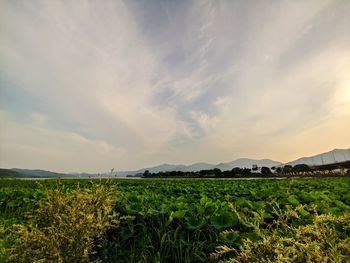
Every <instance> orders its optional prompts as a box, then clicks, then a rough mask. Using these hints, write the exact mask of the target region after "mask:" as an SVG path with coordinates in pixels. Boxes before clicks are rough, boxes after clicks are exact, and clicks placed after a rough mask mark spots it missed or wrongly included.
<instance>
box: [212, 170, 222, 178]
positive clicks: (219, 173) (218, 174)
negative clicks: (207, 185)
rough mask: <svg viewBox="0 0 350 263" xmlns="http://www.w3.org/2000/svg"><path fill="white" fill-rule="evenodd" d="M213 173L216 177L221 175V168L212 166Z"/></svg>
mask: <svg viewBox="0 0 350 263" xmlns="http://www.w3.org/2000/svg"><path fill="white" fill-rule="evenodd" d="M213 174H214V175H215V176H216V177H217V176H220V175H221V170H220V169H219V168H214V169H213Z"/></svg>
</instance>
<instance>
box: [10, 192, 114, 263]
mask: <svg viewBox="0 0 350 263" xmlns="http://www.w3.org/2000/svg"><path fill="white" fill-rule="evenodd" d="M113 206H114V198H113V196H112V192H111V190H110V189H108V188H107V187H104V186H95V187H93V188H91V189H87V188H78V189H75V190H71V191H68V192H65V191H64V189H63V188H61V189H60V188H58V189H55V190H45V192H44V197H43V199H41V200H40V202H39V204H38V208H37V209H36V210H35V211H34V212H33V213H31V214H29V215H28V225H25V226H24V225H14V226H13V230H14V233H15V235H16V240H15V241H14V242H13V244H12V248H10V249H9V254H10V262H59V263H65V262H73V263H74V262H91V258H93V254H94V251H95V248H96V245H97V244H100V245H101V242H102V238H103V235H104V233H105V231H106V230H107V229H108V228H111V227H115V226H116V225H117V224H118V223H119V221H118V216H117V215H116V214H113V212H112V209H113ZM95 261H97V260H95Z"/></svg>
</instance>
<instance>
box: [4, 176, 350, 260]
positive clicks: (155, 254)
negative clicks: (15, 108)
mask: <svg viewBox="0 0 350 263" xmlns="http://www.w3.org/2000/svg"><path fill="white" fill-rule="evenodd" d="M96 182H98V183H96ZM0 184H1V187H0V220H1V221H0V222H1V225H2V227H1V229H2V230H1V229H0V253H1V255H0V259H2V261H5V260H7V261H9V262H11V261H14V262H93V261H98V260H99V261H101V262H208V261H209V260H210V261H213V262H217V261H220V260H222V261H225V260H226V261H228V262H254V261H256V262H257V261H259V260H258V256H259V257H261V258H262V259H264V260H265V261H270V262H278V260H280V262H288V260H289V262H298V261H297V259H296V258H297V257H298V259H299V258H301V259H304V261H308V260H307V259H308V258H313V259H312V260H315V261H317V257H316V255H317V253H318V254H319V255H322V256H324V258H325V257H328V258H329V260H328V261H329V262H330V261H335V262H346V261H348V260H349V259H350V252H349V250H348V249H347V248H348V247H349V246H348V244H349V236H350V229H349V224H348V222H349V213H350V207H349V206H350V194H349V191H348V190H349V189H350V181H349V179H348V178H332V179H285V180H249V181H244V180H240V181H231V180H203V179H192V180H181V179H179V180H152V179H149V180H112V181H108V180H96V181H88V180H62V181H60V182H55V181H52V180H48V181H41V182H40V184H39V183H38V182H35V181H21V180H1V181H0ZM30 211H34V212H30ZM323 236H325V237H327V239H324V240H322V242H320V240H319V239H321V237H323ZM69 242H70V243H69ZM270 242H271V243H270ZM271 244H276V245H273V246H271ZM318 251H321V252H322V253H323V254H322V253H321V252H318ZM35 260H36V261H35ZM40 260H41V261H40ZM260 262H262V261H260ZM325 262H327V260H326V261H325Z"/></svg>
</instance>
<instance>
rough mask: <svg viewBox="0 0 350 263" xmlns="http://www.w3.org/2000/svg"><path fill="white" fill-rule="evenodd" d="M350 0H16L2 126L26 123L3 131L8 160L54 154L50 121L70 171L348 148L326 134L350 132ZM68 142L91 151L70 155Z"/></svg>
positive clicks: (4, 61)
mask: <svg viewBox="0 0 350 263" xmlns="http://www.w3.org/2000/svg"><path fill="white" fill-rule="evenodd" d="M349 11H350V4H349V3H347V2H346V1H310V2H308V3H301V2H284V1H282V2H279V3H272V2H271V4H267V3H264V4H262V3H250V2H236V1H221V2H217V3H216V2H212V1H190V2H189V1H161V2H160V1H157V0H154V1H147V3H146V2H143V1H139V2H138V1H109V2H93V1H74V2H68V1H34V2H31V3H29V2H26V1H15V2H13V1H2V2H1V3H0V17H1V18H0V19H1V23H0V33H1V38H0V92H1V98H2V99H1V103H0V108H1V110H2V112H3V115H4V116H6V117H4V119H2V120H1V124H2V126H3V127H5V128H2V130H3V133H4V134H11V133H12V132H13V131H14V130H15V127H17V128H18V130H16V131H15V134H16V137H14V136H10V137H6V138H5V137H3V139H2V140H1V141H0V144H1V146H2V147H1V148H2V149H3V150H2V156H3V157H2V158H1V160H0V165H1V166H6V167H9V166H11V165H17V166H22V167H26V166H28V167H29V166H31V167H32V166H36V165H37V166H40V162H39V161H38V160H40V158H41V157H42V156H43V154H44V152H43V150H42V143H43V141H42V140H43V139H42V138H40V139H39V138H38V137H37V136H36V135H35V133H36V132H37V133H38V134H40V135H41V137H43V138H47V140H48V142H46V144H47V147H46V148H47V149H45V151H47V152H45V154H47V155H48V156H51V157H48V158H47V159H45V160H46V161H45V162H42V168H45V167H44V166H45V165H46V164H45V163H47V167H48V168H50V169H54V170H61V171H64V170H90V171H97V170H99V169H103V167H105V168H104V169H105V170H109V169H110V168H111V166H112V167H114V166H115V164H116V165H117V166H118V167H115V168H117V169H132V168H139V167H142V166H148V165H151V164H157V163H158V162H172V163H178V162H185V163H191V162H195V161H209V162H217V161H218V162H220V161H225V160H232V159H234V158H236V157H241V156H243V155H245V156H248V157H258V158H265V157H271V158H272V157H274V158H276V159H278V160H281V161H287V160H288V159H289V158H294V157H297V156H298V154H300V155H305V154H304V151H308V149H309V148H310V147H315V145H316V144H317V141H320V140H321V141H322V143H320V145H321V146H319V147H317V148H318V149H320V150H329V148H333V147H348V145H346V144H347V143H348V140H346V139H347V138H345V137H346V136H345V137H344V136H340V138H342V139H339V140H337V142H336V143H335V144H336V145H333V144H332V142H329V143H325V142H324V140H325V139H324V138H328V136H330V135H331V134H330V133H329V132H328V131H327V127H330V126H332V127H333V128H332V130H336V129H337V127H339V129H342V131H343V130H344V129H345V131H349V132H350V124H349V123H343V124H341V123H340V121H339V120H340V119H347V118H348V117H349V115H350V109H349V105H350V98H349V92H348V90H349V83H350V81H349V78H348V77H347V75H348V74H347V73H348V72H349V68H350V36H349V34H347V32H348V28H349V27H350V18H349V16H348V15H347V14H348V13H349ZM316 130H317V136H315V134H314V133H313V131H316ZM332 134H333V133H332ZM20 138H26V139H25V140H21V139H20ZM51 140H52V141H60V143H58V144H55V143H53V142H52V143H49V142H50V141H51ZM298 140H299V141H298ZM296 141H298V142H299V143H301V142H302V141H304V143H305V145H306V146H305V147H299V148H298V149H296V148H295V147H293V144H292V143H290V142H294V143H295V142H296ZM80 144H81V145H82V146H81V147H80V146H79V145H80ZM10 145H11V146H10ZM28 145H30V147H29V146H28ZM71 145H74V146H75V147H71ZM12 146H13V147H12ZM286 148H288V149H289V150H286ZM94 149H96V150H95V151H94ZM30 151H32V152H33V153H34V152H35V154H37V156H38V159H36V160H33V158H32V157H31V158H29V159H28V158H27V155H24V153H26V154H29V153H30ZM65 151H67V152H69V154H72V155H69V154H68V155H69V156H70V157H72V156H73V155H74V156H82V157H81V159H79V160H80V161H79V162H77V163H76V165H75V166H74V165H73V164H72V165H71V166H69V167H66V166H65V165H64V161H67V162H68V160H67V159H66V157H65V154H64V152H65ZM84 151H87V152H88V153H83V152H84ZM16 155H17V156H18V158H15V156H16ZM109 155H112V156H109ZM72 158H73V157H72ZM50 160H51V161H50ZM82 160H85V161H86V162H87V163H88V164H87V165H88V166H89V167H85V168H86V169H85V168H84V162H83V161H82ZM34 164H35V165H34ZM68 168H69V169H68Z"/></svg>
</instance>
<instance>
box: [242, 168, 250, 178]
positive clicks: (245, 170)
mask: <svg viewBox="0 0 350 263" xmlns="http://www.w3.org/2000/svg"><path fill="white" fill-rule="evenodd" d="M250 174H251V169H248V168H244V169H243V170H242V175H244V176H247V175H250Z"/></svg>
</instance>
